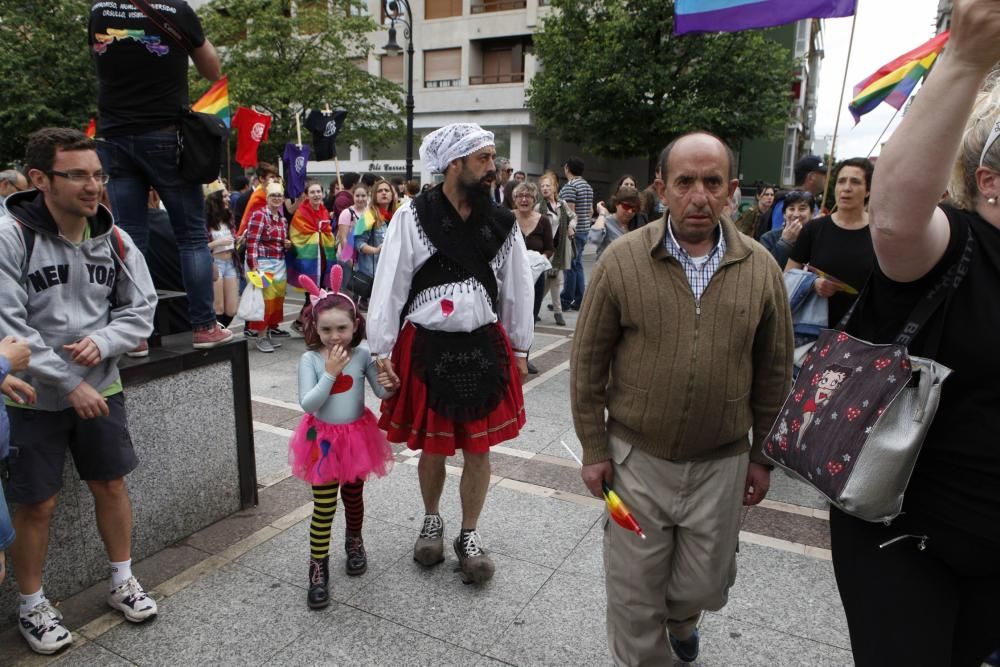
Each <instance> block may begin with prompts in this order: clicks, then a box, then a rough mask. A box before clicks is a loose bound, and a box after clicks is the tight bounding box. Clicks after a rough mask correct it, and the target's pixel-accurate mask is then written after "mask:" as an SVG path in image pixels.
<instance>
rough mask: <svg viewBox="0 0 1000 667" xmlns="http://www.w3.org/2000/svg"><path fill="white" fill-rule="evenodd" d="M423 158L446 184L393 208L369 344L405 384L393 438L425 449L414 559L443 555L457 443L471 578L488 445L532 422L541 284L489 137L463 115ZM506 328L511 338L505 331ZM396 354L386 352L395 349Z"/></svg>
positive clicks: (391, 425)
mask: <svg viewBox="0 0 1000 667" xmlns="http://www.w3.org/2000/svg"><path fill="white" fill-rule="evenodd" d="M420 158H421V160H423V163H424V164H425V165H429V166H430V168H431V169H432V170H433V171H436V172H439V173H443V174H444V183H442V184H440V185H438V186H435V187H434V188H432V189H430V190H428V191H427V192H424V193H421V194H420V195H419V196H417V197H416V198H414V199H413V201H412V203H411V205H410V206H407V207H404V208H400V209H399V210H398V211H397V212H396V214H395V215H394V216H393V219H392V222H391V223H390V225H389V229H388V231H387V233H386V237H385V242H384V243H383V246H382V253H381V254H382V259H381V261H380V262H379V266H378V270H377V271H376V274H375V283H374V286H373V288H372V295H371V300H370V305H369V311H368V312H369V314H370V317H369V320H368V344H369V347H370V348H371V351H372V353H373V354H374V355H375V356H376V359H378V363H379V366H380V368H381V372H382V376H383V377H384V378H387V379H390V380H392V381H395V379H396V374H397V373H398V379H399V381H400V382H401V386H400V389H399V391H397V392H396V394H395V395H394V396H392V397H391V398H388V399H386V400H385V401H383V403H382V415H381V418H380V419H379V426H380V427H381V428H383V429H385V430H386V433H387V436H388V438H389V440H390V441H391V442H405V443H407V446H408V447H409V448H410V449H415V450H421V455H420V464H419V466H418V468H417V469H418V473H419V476H420V490H421V494H422V495H423V500H424V509H425V517H424V523H423V529H422V530H421V532H420V536H419V538H418V539H417V542H416V545H415V546H414V550H413V558H414V560H416V561H417V562H419V563H420V564H421V565H424V566H427V567H430V566H434V565H437V564H438V563H440V562H442V561H443V560H444V522H443V521H442V520H441V516H440V514H439V511H438V509H439V502H440V499H441V492H442V489H443V487H444V480H445V460H446V458H447V457H448V456H453V455H454V454H455V453H456V451H457V450H459V449H461V450H462V454H463V460H464V466H463V468H462V483H461V491H460V493H461V501H462V529H461V532H460V534H459V535H458V536H457V537H456V538H455V541H454V549H455V554H456V555H457V556H458V561H459V565H460V567H461V571H462V575H463V579H464V581H465V582H466V583H473V582H474V583H482V582H485V581H488V580H489V579H490V578H491V577H492V576H493V571H494V565H493V561H492V560H491V559H490V557H489V556H488V555H487V554H486V551H485V550H484V549H483V547H482V539H481V538H480V536H479V533H478V532H477V531H476V524H477V522H478V520H479V514H480V512H481V511H482V508H483V504H484V502H485V500H486V491H487V489H488V487H489V479H490V459H489V450H490V447H492V446H494V445H496V444H498V443H500V442H504V441H506V440H510V439H512V438H515V437H517V434H518V433H519V431H520V429H521V427H522V426H523V425H524V423H525V412H524V398H523V396H522V394H521V384H520V383H521V382H522V381H523V378H524V377H525V376H526V375H527V370H528V369H527V351H528V349H529V348H530V347H531V342H532V338H533V335H534V334H533V331H534V317H533V315H532V302H533V294H534V287H533V284H534V281H533V280H532V277H531V269H530V267H529V264H528V257H527V250H526V249H525V246H524V238H523V237H522V236H521V232H520V229H519V227H518V226H517V225H516V224H515V220H514V215H513V213H512V212H511V211H509V210H507V209H506V208H505V207H500V206H496V205H495V204H494V203H493V202H492V201H491V198H490V183H491V182H492V181H493V180H494V178H495V161H496V148H495V147H494V139H493V133H492V132H487V131H486V130H483V129H482V128H481V127H479V126H478V125H475V124H472V123H458V124H453V125H448V126H446V127H443V128H440V129H438V130H436V131H434V132H432V133H431V134H429V135H428V136H427V137H426V138H425V139H424V141H423V144H422V145H421V147H420ZM508 334H509V337H508ZM390 354H391V357H390Z"/></svg>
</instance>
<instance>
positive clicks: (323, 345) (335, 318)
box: [288, 266, 395, 609]
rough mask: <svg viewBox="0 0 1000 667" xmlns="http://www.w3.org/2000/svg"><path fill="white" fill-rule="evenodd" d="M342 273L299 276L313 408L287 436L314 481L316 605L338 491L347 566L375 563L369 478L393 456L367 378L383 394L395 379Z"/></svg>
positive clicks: (324, 594) (297, 467)
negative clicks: (375, 353)
mask: <svg viewBox="0 0 1000 667" xmlns="http://www.w3.org/2000/svg"><path fill="white" fill-rule="evenodd" d="M342 279H343V273H342V271H341V268H340V267H339V266H334V267H333V269H332V270H331V272H330V291H326V290H322V289H320V288H318V287H317V286H316V283H314V282H313V281H312V280H311V279H310V278H308V277H306V276H300V277H299V284H300V285H301V286H302V288H303V289H305V290H306V291H307V292H308V294H309V304H308V307H307V309H306V312H305V313H304V314H303V320H304V334H305V342H306V347H307V348H308V350H307V351H306V352H305V354H303V355H302V359H301V360H300V361H299V404H300V405H301V406H302V409H303V410H304V411H305V413H306V414H305V415H304V416H303V417H302V421H301V422H300V423H299V426H298V428H296V429H295V433H294V434H293V435H292V438H291V441H290V442H289V444H288V460H289V463H290V464H291V466H292V473H293V474H294V475H295V476H296V477H299V478H300V479H302V480H304V481H306V482H309V483H310V484H311V485H312V489H313V515H312V522H311V523H310V525H309V545H310V552H311V553H310V558H309V594H308V598H307V600H308V604H309V607H310V608H312V609H321V608H323V607H326V606H327V605H328V604H329V603H330V599H329V553H330V533H331V529H332V527H333V515H334V513H335V512H336V511H337V494H338V492H339V493H340V496H341V498H342V499H343V501H344V512H345V518H346V522H347V535H346V540H345V545H344V548H345V550H346V551H347V574H348V575H350V576H358V575H361V574H364V572H365V571H366V570H367V569H368V558H367V555H366V553H365V546H364V542H363V541H362V539H361V525H362V522H363V521H364V500H363V499H362V491H363V490H364V483H365V480H366V479H368V478H369V477H373V476H374V477H382V476H384V475H385V474H386V473H387V472H388V471H389V468H390V467H391V464H392V461H393V453H392V448H391V447H390V446H389V443H388V442H387V441H386V439H385V435H384V434H383V433H382V431H380V430H379V428H378V422H377V420H376V419H375V415H373V414H372V412H371V410H369V409H368V408H366V407H365V385H364V383H365V380H366V379H367V380H368V384H370V385H371V387H372V389H373V390H374V391H375V394H376V395H377V396H378V397H379V398H385V397H386V396H389V395H390V394H392V393H393V391H395V387H394V386H392V383H391V382H390V380H389V377H388V376H387V375H386V374H382V375H381V376H380V375H379V371H378V369H377V367H376V365H375V360H374V359H373V358H372V356H371V355H370V354H369V352H368V349H367V348H364V347H358V344H359V343H360V342H361V341H362V340H363V339H364V336H365V332H364V324H365V323H364V318H363V317H361V315H360V314H359V313H358V311H357V306H356V305H355V303H354V301H352V300H351V298H350V297H349V296H347V295H345V294H343V293H341V292H340V283H341V281H342ZM380 382H382V383H383V384H384V385H385V386H383V384H380Z"/></svg>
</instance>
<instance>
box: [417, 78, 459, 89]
mask: <svg viewBox="0 0 1000 667" xmlns="http://www.w3.org/2000/svg"><path fill="white" fill-rule="evenodd" d="M461 85H462V80H461V79H435V80H432V81H424V88H454V87H456V86H461Z"/></svg>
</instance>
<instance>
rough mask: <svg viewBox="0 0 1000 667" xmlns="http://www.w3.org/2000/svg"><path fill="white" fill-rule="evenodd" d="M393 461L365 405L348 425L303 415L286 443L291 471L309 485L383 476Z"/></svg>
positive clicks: (373, 416)
mask: <svg viewBox="0 0 1000 667" xmlns="http://www.w3.org/2000/svg"><path fill="white" fill-rule="evenodd" d="M394 460H395V459H394V458H393V453H392V447H390V446H389V442H388V441H387V440H386V439H385V434H384V433H382V431H381V430H379V427H378V422H377V421H376V419H375V415H374V414H372V411H371V410H369V409H368V408H365V411H364V413H363V414H362V415H361V416H360V417H358V418H357V419H356V420H355V421H353V422H351V423H349V424H327V423H326V422H324V421H320V420H319V419H316V417H314V416H313V415H311V414H306V415H305V416H303V417H302V421H300V422H299V425H298V428H296V429H295V433H293V434H292V438H291V440H290V441H289V442H288V463H289V464H290V465H291V466H292V474H294V475H295V476H296V477H298V478H299V479H302V480H304V481H306V482H309V483H310V484H317V485H322V484H330V483H331V482H355V481H364V480H366V479H369V478H371V477H384V476H385V475H386V473H388V472H389V469H390V468H392V463H393V462H394Z"/></svg>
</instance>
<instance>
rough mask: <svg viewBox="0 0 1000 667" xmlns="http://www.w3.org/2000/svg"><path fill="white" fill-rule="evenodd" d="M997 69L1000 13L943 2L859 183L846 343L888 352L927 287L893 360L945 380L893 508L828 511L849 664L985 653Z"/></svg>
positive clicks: (990, 606)
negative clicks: (945, 30)
mask: <svg viewBox="0 0 1000 667" xmlns="http://www.w3.org/2000/svg"><path fill="white" fill-rule="evenodd" d="M998 61H1000V2H998V0H956V1H955V3H954V13H953V14H952V28H951V38H950V42H949V43H948V49H947V51H945V53H944V55H943V56H942V57H941V58H940V59H939V60H938V62H937V63H936V64H935V66H934V71H933V72H931V74H930V76H929V78H928V79H927V81H926V82H925V83H924V85H923V87H922V88H921V90H920V94H919V95H917V97H916V99H915V100H914V101H913V104H912V105H911V106H910V109H909V112H908V113H907V114H906V116H905V117H904V118H903V122H902V124H901V125H900V126H899V128H898V129H897V130H896V131H895V133H894V134H893V135H892V138H891V139H890V140H889V143H888V144H887V145H886V147H885V148H884V149H883V150H882V154H881V156H880V158H879V160H878V162H877V164H876V167H875V175H874V178H873V179H872V189H871V199H870V217H869V229H870V231H871V235H872V241H873V244H874V248H875V256H876V259H877V264H878V266H877V267H876V268H875V270H874V271H873V273H872V275H871V278H870V280H869V285H868V289H867V293H866V294H865V295H863V296H862V297H861V299H860V300H859V301H858V304H857V309H856V311H855V313H854V315H853V317H852V318H851V321H850V324H849V326H848V332H849V333H852V334H854V335H856V336H858V337H860V338H863V339H865V340H868V341H871V342H873V343H890V342H892V341H893V340H894V339H895V338H896V336H897V335H898V334H899V333H900V332H901V331H903V330H904V328H908V322H910V321H911V319H912V318H911V314H913V313H914V309H915V307H916V305H917V304H918V303H920V302H921V301H923V300H925V299H926V298H927V295H928V294H930V293H931V290H936V289H944V290H947V296H946V298H945V301H944V305H943V306H941V307H940V308H938V309H937V310H936V311H934V313H933V314H932V315H931V316H930V318H929V319H928V320H927V323H926V325H925V326H924V327H923V328H921V329H920V331H919V333H917V335H916V337H915V338H914V339H913V340H912V341H911V342H910V343H909V345H908V349H909V352H910V353H911V354H913V355H918V356H922V357H929V358H931V359H933V360H935V361H936V362H938V363H940V364H942V365H944V366H946V367H948V368H950V369H952V371H953V373H952V375H951V376H950V377H949V378H948V379H947V381H946V382H945V383H944V385H943V388H942V390H941V402H940V406H939V409H938V412H937V414H936V416H935V417H934V421H933V423H932V424H931V426H930V430H929V432H928V433H927V436H926V439H925V440H924V443H923V446H922V448H921V451H920V454H919V456H918V458H917V462H916V467H915V469H914V471H913V474H912V476H911V478H910V482H909V486H908V487H907V489H906V495H905V499H904V503H903V513H902V514H901V515H900V516H898V517H897V518H896V519H894V520H893V521H892V522H891V523H867V522H865V521H861V520H860V519H856V518H854V517H851V516H848V515H847V514H844V513H842V512H840V511H838V510H836V509H831V510H830V532H831V537H832V548H833V566H834V572H835V573H836V576H837V584H838V586H839V588H840V596H841V599H842V600H843V603H844V610H845V612H846V616H847V624H848V628H849V630H850V634H851V646H852V648H853V651H854V660H855V662H856V664H857V665H859V667H866V666H868V665H951V666H953V667H964V666H969V667H971V666H973V665H976V666H978V665H980V664H981V663H982V662H983V661H984V660H985V659H986V657H987V655H989V653H990V652H991V651H993V650H995V649H996V648H997V647H1000V605H998V603H997V602H998V600H1000V557H998V554H1000V446H998V445H997V433H998V432H1000V409H998V406H1000V382H998V381H997V380H998V378H1000V355H997V354H996V353H995V352H994V351H993V345H995V343H996V336H997V331H998V330H1000V302H998V299H997V296H998V295H1000V142H998V140H997V139H998V137H1000V85H998V83H997V81H996V79H994V80H992V81H988V82H987V85H986V89H985V90H983V82H984V79H986V77H987V73H988V72H989V71H990V69H991V68H993V67H995V66H996V63H997V62H998ZM956 158H957V159H956ZM949 175H950V183H949ZM946 189H947V190H948V192H949V193H950V194H951V199H950V200H949V201H947V202H945V203H941V202H939V199H940V193H942V192H944V191H945V190H946ZM952 271H954V272H955V273H954V274H953V275H958V276H961V278H960V282H958V285H957V287H955V282H956V281H955V279H954V278H950V277H949V278H948V279H946V278H945V276H946V275H948V274H949V273H951V272H952ZM867 407H868V406H864V408H867ZM864 408H862V409H864Z"/></svg>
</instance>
